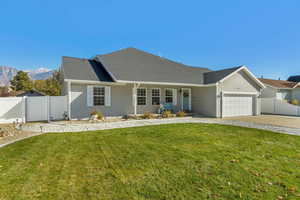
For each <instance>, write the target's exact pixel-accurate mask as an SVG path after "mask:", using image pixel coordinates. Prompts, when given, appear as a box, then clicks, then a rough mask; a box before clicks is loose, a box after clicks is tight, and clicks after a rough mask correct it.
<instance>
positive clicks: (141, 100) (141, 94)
mask: <svg viewBox="0 0 300 200" xmlns="http://www.w3.org/2000/svg"><path fill="white" fill-rule="evenodd" d="M146 104H147V98H146V88H138V89H137V105H139V106H145V105H146Z"/></svg>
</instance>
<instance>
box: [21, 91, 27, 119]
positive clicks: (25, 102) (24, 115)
mask: <svg viewBox="0 0 300 200" xmlns="http://www.w3.org/2000/svg"><path fill="white" fill-rule="evenodd" d="M26 114H27V96H24V97H22V123H23V124H24V123H26V118H27V116H26Z"/></svg>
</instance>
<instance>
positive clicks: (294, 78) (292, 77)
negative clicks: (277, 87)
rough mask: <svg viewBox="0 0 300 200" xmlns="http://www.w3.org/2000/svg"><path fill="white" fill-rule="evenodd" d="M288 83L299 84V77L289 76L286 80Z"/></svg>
mask: <svg viewBox="0 0 300 200" xmlns="http://www.w3.org/2000/svg"><path fill="white" fill-rule="evenodd" d="M288 81H290V82H296V83H299V82H300V75H297V76H290V77H289V78H288Z"/></svg>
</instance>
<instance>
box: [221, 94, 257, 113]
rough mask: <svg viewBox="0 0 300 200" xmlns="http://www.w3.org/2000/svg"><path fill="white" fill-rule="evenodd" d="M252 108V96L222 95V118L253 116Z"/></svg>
mask: <svg viewBox="0 0 300 200" xmlns="http://www.w3.org/2000/svg"><path fill="white" fill-rule="evenodd" d="M253 108H254V105H253V96H246V95H224V98H223V117H234V116H249V115H253V111H254V109H253Z"/></svg>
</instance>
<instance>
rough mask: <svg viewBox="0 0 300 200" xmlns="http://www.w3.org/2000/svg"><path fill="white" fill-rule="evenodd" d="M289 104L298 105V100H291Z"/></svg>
mask: <svg viewBox="0 0 300 200" xmlns="http://www.w3.org/2000/svg"><path fill="white" fill-rule="evenodd" d="M291 104H293V105H296V106H297V105H299V102H298V100H297V99H293V100H292V101H291Z"/></svg>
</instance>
